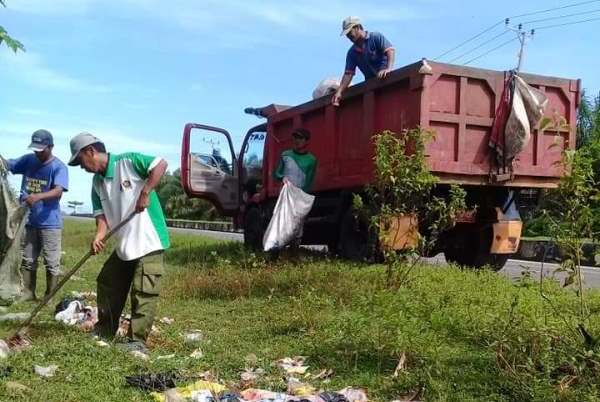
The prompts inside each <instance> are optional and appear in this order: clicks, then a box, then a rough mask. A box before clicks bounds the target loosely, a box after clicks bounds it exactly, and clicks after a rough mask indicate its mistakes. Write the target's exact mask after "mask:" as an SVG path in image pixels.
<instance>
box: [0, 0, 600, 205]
mask: <svg viewBox="0 0 600 402" xmlns="http://www.w3.org/2000/svg"><path fill="white" fill-rule="evenodd" d="M575 3H582V1H577V0H561V1H558V0H530V1H527V2H524V1H514V0H506V1H504V2H502V3H501V4H502V7H498V4H500V3H499V2H492V1H481V0H478V1H474V0H465V1H450V0H420V1H419V0H412V1H401V0H378V1H377V2H375V1H364V0H362V1H361V0H348V1H341V0H328V1H323V0H293V1H292V0H263V1H260V0H202V1H198V0H170V1H164V0H163V1H158V0H52V1H48V0H6V5H7V8H5V9H3V8H0V26H4V28H5V29H6V30H7V31H8V32H9V33H10V34H11V36H13V37H15V38H17V39H18V40H20V41H21V42H22V43H23V44H24V45H25V47H26V52H24V53H23V52H18V53H17V54H13V53H12V51H10V50H9V49H8V48H6V47H5V46H1V47H0V154H2V155H3V156H4V157H5V158H13V157H17V156H20V155H22V154H24V153H26V152H27V149H26V148H27V145H28V144H29V140H30V136H31V133H32V132H33V131H34V130H36V129H38V128H45V129H48V130H50V131H51V132H52V133H53V134H54V137H55V143H56V146H55V154H56V155H57V156H58V157H59V158H60V159H62V160H63V161H65V162H66V161H67V160H68V158H69V155H70V151H69V145H68V143H69V139H70V138H72V137H73V136H74V135H76V134H77V133H79V132H81V131H88V132H91V133H93V134H94V135H96V136H97V137H99V138H100V139H102V140H103V141H104V142H105V143H106V145H107V147H108V148H109V151H111V152H116V153H121V152H126V151H138V152H143V153H146V154H150V155H158V156H162V157H164V158H165V159H166V160H167V161H168V162H169V169H170V170H171V171H172V170H174V169H176V168H178V167H179V163H180V160H179V158H180V156H179V154H180V149H181V137H182V131H183V126H184V124H185V123H187V122H195V123H202V124H207V125H212V126H217V127H222V128H224V129H226V130H227V131H229V133H230V134H231V136H232V139H233V141H234V144H235V148H236V153H237V151H238V150H239V144H240V143H241V140H242V139H243V137H244V135H245V133H246V132H247V130H248V129H250V128H251V127H253V126H255V125H257V124H260V123H261V122H262V121H261V120H260V119H259V118H257V117H254V116H249V115H245V114H244V113H243V109H244V108H245V107H249V106H251V107H257V106H265V105H268V104H270V103H278V104H287V105H296V104H299V103H303V102H306V101H308V100H310V99H311V94H312V91H313V89H314V88H315V87H316V86H317V84H318V83H319V82H320V81H321V80H322V79H324V78H328V77H339V76H340V75H341V74H342V72H343V69H344V61H345V54H346V51H347V49H348V47H349V46H350V42H349V41H348V40H347V39H346V38H345V37H340V34H339V33H340V30H341V21H342V19H343V18H344V17H346V16H349V15H356V16H359V17H360V18H361V20H362V21H363V25H364V26H365V28H366V29H367V30H372V31H379V32H382V33H383V34H384V35H385V36H386V37H387V38H388V39H389V40H390V41H391V42H392V43H393V44H394V46H395V49H396V64H395V67H401V66H403V65H406V64H410V63H413V62H415V61H418V60H420V59H421V58H423V57H426V58H428V59H435V58H436V57H438V56H439V55H441V54H443V53H444V52H446V51H447V50H449V49H452V48H453V47H455V46H456V45H458V44H460V43H461V42H463V41H465V40H466V39H468V38H470V37H472V36H474V35H476V34H477V33H479V32H481V31H483V30H485V29H486V28H488V27H490V26H492V25H493V24H495V23H497V22H498V21H501V20H502V19H504V18H505V17H509V16H515V15H521V14H526V13H530V12H536V11H541V10H547V9H549V8H555V7H564V6H568V5H571V4H575ZM586 3H587V4H581V5H578V6H576V7H566V8H563V9H561V10H555V11H553V12H548V13H539V14H535V15H530V16H524V17H518V18H512V19H511V24H512V25H516V24H517V23H519V22H522V23H525V25H524V27H525V28H526V29H531V28H534V27H542V26H548V25H557V24H564V23H568V22H574V21H581V20H586V19H594V18H600V1H593V2H590V1H588V2H586ZM572 14H576V15H572ZM564 15H572V16H571V17H563V16H564ZM555 17H556V18H555ZM547 18H555V19H550V20H546V21H534V22H529V23H528V21H532V20H540V19H547ZM503 30H504V26H503V24H500V25H498V26H496V27H495V28H494V29H492V30H490V31H489V32H487V33H486V34H484V35H482V36H481V37H479V38H477V39H476V40H474V41H472V42H469V43H468V44H466V45H464V46H463V47H461V48H459V49H457V50H455V51H454V52H452V53H450V54H448V55H446V56H444V57H441V58H440V59H439V61H443V62H450V61H453V63H455V64H462V63H464V62H467V61H469V60H470V59H473V58H475V57H477V56H479V55H482V54H484V53H486V52H487V51H488V50H492V49H493V48H494V47H496V46H498V45H501V44H502V43H504V42H505V41H506V40H508V39H510V38H511V36H510V35H513V36H514V34H513V33H507V34H504V35H503V36H501V37H499V38H498V39H496V40H495V41H492V42H490V43H489V44H487V45H483V46H481V47H480V48H478V49H477V50H474V51H472V52H470V53H468V54H467V55H465V56H463V57H462V58H458V56H461V55H462V54H464V53H466V52H467V51H469V50H471V49H473V48H475V47H477V46H479V45H480V44H482V43H483V42H485V41H486V40H488V39H490V38H493V37H494V36H495V35H498V34H500V33H502V32H503ZM599 38H600V19H598V20H594V21H589V22H586V23H581V24H575V25H568V26H560V27H552V28H547V29H538V30H536V32H535V35H534V36H533V38H531V39H530V40H529V41H528V42H527V44H526V47H525V57H524V61H523V68H522V69H523V71H526V72H531V73H536V74H542V75H551V76H558V77H566V78H580V79H581V80H582V83H583V87H584V88H585V89H586V90H587V92H588V93H598V91H600V74H599V73H598V72H599V71H600V56H599V55H598V51H597V43H598V39H599ZM518 50H519V45H518V42H517V41H513V42H511V43H509V44H507V45H506V46H504V47H501V48H499V49H496V50H494V51H492V52H490V53H489V54H487V55H484V56H483V57H480V58H478V59H477V60H475V61H473V62H472V63H471V64H470V65H471V66H475V67H482V68H490V69H495V70H508V69H511V68H514V67H516V64H517V53H518ZM455 58H456V60H454V59H455ZM361 80H362V75H361V74H360V73H357V75H356V76H355V80H354V82H359V81H361ZM69 174H70V186H69V187H70V188H69V191H68V192H67V193H65V195H64V196H63V200H62V201H63V205H64V206H66V203H67V201H71V200H77V201H83V202H84V203H85V205H84V208H83V210H89V209H90V204H91V203H90V200H89V198H90V186H91V175H89V174H87V173H85V172H83V171H82V170H80V169H79V168H69ZM18 182H19V179H18V178H12V183H13V184H18Z"/></svg>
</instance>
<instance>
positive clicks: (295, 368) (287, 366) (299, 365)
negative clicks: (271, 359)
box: [275, 356, 308, 374]
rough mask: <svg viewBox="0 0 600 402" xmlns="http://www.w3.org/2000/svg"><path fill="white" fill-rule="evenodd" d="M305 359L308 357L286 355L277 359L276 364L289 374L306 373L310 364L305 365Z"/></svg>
mask: <svg viewBox="0 0 600 402" xmlns="http://www.w3.org/2000/svg"><path fill="white" fill-rule="evenodd" d="M305 361H306V357H304V356H295V357H285V358H283V359H279V360H277V361H276V362H275V365H276V366H277V367H279V368H281V369H283V370H285V372H286V373H288V374H304V373H306V370H308V366H305V365H304V362H305Z"/></svg>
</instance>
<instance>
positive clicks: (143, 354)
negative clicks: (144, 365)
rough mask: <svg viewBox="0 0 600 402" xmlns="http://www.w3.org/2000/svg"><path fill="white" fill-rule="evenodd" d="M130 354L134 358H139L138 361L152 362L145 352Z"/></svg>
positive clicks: (132, 352)
mask: <svg viewBox="0 0 600 402" xmlns="http://www.w3.org/2000/svg"><path fill="white" fill-rule="evenodd" d="M129 354H130V355H132V356H134V357H137V358H138V359H141V360H144V361H148V360H150V356H148V355H147V354H146V353H144V352H140V351H139V350H132V351H131V352H129Z"/></svg>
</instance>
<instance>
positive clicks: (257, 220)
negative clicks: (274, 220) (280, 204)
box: [244, 207, 265, 251]
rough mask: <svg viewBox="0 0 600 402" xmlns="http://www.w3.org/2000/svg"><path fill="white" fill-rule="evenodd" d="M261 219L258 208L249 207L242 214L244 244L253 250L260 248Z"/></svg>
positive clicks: (261, 240)
mask: <svg viewBox="0 0 600 402" xmlns="http://www.w3.org/2000/svg"><path fill="white" fill-rule="evenodd" d="M263 226H264V225H263V219H262V215H261V213H260V209H259V208H256V207H254V208H250V209H249V210H248V211H247V212H246V215H244V245H245V246H246V247H247V248H248V249H250V250H253V251H261V250H262V242H263V235H264V233H265V229H264V227H263Z"/></svg>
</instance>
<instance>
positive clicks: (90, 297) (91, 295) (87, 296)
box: [71, 277, 98, 301]
mask: <svg viewBox="0 0 600 402" xmlns="http://www.w3.org/2000/svg"><path fill="white" fill-rule="evenodd" d="M71 279H73V277H71ZM71 296H72V297H74V298H75V299H79V300H87V301H94V300H96V298H97V297H98V295H97V294H96V292H77V291H76V290H74V291H72V292H71Z"/></svg>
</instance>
